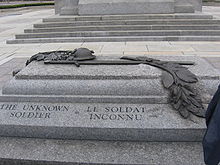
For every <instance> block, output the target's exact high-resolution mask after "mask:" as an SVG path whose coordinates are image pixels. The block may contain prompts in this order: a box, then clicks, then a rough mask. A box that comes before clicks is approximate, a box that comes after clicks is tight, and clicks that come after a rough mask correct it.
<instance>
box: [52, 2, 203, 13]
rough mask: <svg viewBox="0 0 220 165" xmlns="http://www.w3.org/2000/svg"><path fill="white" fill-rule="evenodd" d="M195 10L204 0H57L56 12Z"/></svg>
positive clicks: (175, 11)
mask: <svg viewBox="0 0 220 165" xmlns="http://www.w3.org/2000/svg"><path fill="white" fill-rule="evenodd" d="M71 9H72V10H71ZM73 11H74V12H73ZM195 11H202V0H175V1H174V0H154V1H152V0H135V1H133V0H90V1H87V0H55V13H56V14H61V15H75V14H78V15H105V14H135V13H136V14H137V13H141V14H144V13H148V14H153V13H157V14H165V13H188V12H190V13H194V12H195Z"/></svg>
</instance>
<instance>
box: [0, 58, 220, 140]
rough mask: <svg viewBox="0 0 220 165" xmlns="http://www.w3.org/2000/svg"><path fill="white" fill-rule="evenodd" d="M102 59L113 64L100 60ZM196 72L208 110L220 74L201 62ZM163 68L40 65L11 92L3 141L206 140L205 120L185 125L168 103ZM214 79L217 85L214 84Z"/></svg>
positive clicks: (0, 118)
mask: <svg viewBox="0 0 220 165" xmlns="http://www.w3.org/2000/svg"><path fill="white" fill-rule="evenodd" d="M97 58H98V59H100V60H105V59H108V60H110V59H113V58H110V59H109V58H107V57H97ZM154 58H158V59H160V60H169V61H194V62H195V63H196V65H194V66H188V67H189V69H190V70H191V71H192V72H193V73H195V74H196V75H197V76H198V78H199V80H200V82H199V83H198V85H197V86H196V87H197V89H198V90H199V91H200V93H201V94H202V98H203V103H204V104H207V103H208V102H209V100H210V94H211V95H212V92H213V91H215V89H214V88H215V87H217V85H213V83H216V84H217V83H218V82H219V72H218V71H217V70H215V69H214V68H213V67H212V66H211V65H210V64H208V63H207V62H206V61H205V60H203V59H200V58H198V57H168V56H166V57H155V56H154ZM161 73H162V72H161V70H159V69H157V68H155V67H151V66H149V65H145V64H139V65H100V66H99V65H82V66H81V67H79V68H77V67H76V66H75V65H49V64H48V65H45V64H43V62H42V61H41V62H36V61H34V62H32V63H30V64H29V65H28V66H27V67H26V68H24V69H23V70H22V71H21V72H19V73H18V74H17V75H16V76H15V78H14V79H13V80H11V81H10V82H9V83H7V84H6V86H4V87H3V90H2V95H1V96H0V136H19V137H33V138H34V137H37V138H56V139H87V140H91V139H92V140H120V141H125V140H126V141H127V140H128V141H201V140H202V138H203V135H204V132H205V120H204V119H201V118H197V117H195V116H191V118H190V119H183V118H182V117H181V116H180V115H179V113H178V112H177V111H175V110H173V109H172V107H171V106H170V105H169V102H168V96H169V95H168V92H167V91H166V90H165V89H164V87H163V86H162V83H161ZM210 81H212V83H210Z"/></svg>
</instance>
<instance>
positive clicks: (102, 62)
mask: <svg viewBox="0 0 220 165" xmlns="http://www.w3.org/2000/svg"><path fill="white" fill-rule="evenodd" d="M164 62H173V63H177V64H180V65H195V63H194V62H192V61H164ZM44 63H45V64H76V62H75V61H49V60H48V61H44ZM77 63H78V64H79V65H138V64H144V63H145V62H143V61H123V60H110V61H106V60H91V61H77Z"/></svg>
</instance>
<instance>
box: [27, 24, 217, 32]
mask: <svg viewBox="0 0 220 165" xmlns="http://www.w3.org/2000/svg"><path fill="white" fill-rule="evenodd" d="M113 30H117V31H129V30H220V25H120V26H119V25H115V26H78V27H55V28H52V27H51V28H34V29H25V30H24V33H46V32H48V33H49V32H75V31H113Z"/></svg>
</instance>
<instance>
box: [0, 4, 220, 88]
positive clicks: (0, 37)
mask: <svg viewBox="0 0 220 165" xmlns="http://www.w3.org/2000/svg"><path fill="white" fill-rule="evenodd" d="M203 11H204V12H205V13H209V14H210V13H211V14H213V15H214V16H215V18H218V19H220V7H213V6H204V7H203ZM53 15H54V10H53V9H50V8H49V9H48V8H43V7H38V8H34V7H33V8H24V9H22V10H21V9H17V10H10V11H8V12H5V11H4V12H2V11H0V50H1V51H0V87H1V86H2V85H3V84H4V83H5V82H7V81H8V79H10V77H11V72H12V70H13V69H16V68H18V67H22V66H23V65H24V62H25V60H26V59H27V58H29V57H30V56H32V55H34V54H36V53H38V52H43V51H53V50H73V49H75V48H78V47H87V48H89V49H92V50H94V51H95V54H96V55H110V56H123V55H165V56H166V55H173V56H200V57H203V58H205V59H207V60H208V61H209V62H211V63H212V64H213V65H214V66H215V67H217V68H219V69H220V42H168V41H166V42H113V43H111V42H93V43H86V42H81V43H49V44H48V43H46V44H12V45H10V44H6V40H8V39H13V38H14V36H15V34H19V33H23V31H24V29H27V28H31V27H32V25H33V24H35V23H40V22H41V21H42V18H47V17H51V16H53ZM16 61H17V62H16Z"/></svg>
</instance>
